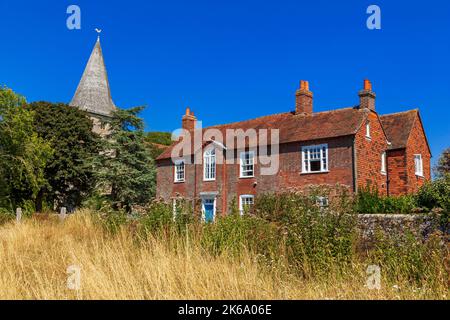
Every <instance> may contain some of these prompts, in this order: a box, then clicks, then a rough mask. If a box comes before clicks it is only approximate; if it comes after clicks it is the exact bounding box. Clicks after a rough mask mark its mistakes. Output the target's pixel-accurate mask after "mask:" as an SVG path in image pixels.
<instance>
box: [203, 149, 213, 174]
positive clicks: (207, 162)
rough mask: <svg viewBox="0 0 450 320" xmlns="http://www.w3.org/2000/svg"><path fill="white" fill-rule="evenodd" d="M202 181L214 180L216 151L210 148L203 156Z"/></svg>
mask: <svg viewBox="0 0 450 320" xmlns="http://www.w3.org/2000/svg"><path fill="white" fill-rule="evenodd" d="M203 180H205V181H212V180H216V150H215V149H214V148H211V149H209V150H207V151H205V153H204V155H203Z"/></svg>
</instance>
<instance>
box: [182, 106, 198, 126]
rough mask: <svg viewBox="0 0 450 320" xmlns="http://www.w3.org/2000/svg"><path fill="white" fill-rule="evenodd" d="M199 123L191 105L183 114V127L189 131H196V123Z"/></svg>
mask: <svg viewBox="0 0 450 320" xmlns="http://www.w3.org/2000/svg"><path fill="white" fill-rule="evenodd" d="M196 124H197V118H196V117H195V116H194V113H193V112H191V109H189V107H187V108H186V114H185V115H184V116H183V120H182V128H183V129H185V130H188V131H194V129H195V125H196Z"/></svg>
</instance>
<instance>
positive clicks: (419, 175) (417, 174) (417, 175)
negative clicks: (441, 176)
mask: <svg viewBox="0 0 450 320" xmlns="http://www.w3.org/2000/svg"><path fill="white" fill-rule="evenodd" d="M416 177H418V178H425V176H424V175H423V174H420V173H416Z"/></svg>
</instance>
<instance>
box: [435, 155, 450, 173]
mask: <svg viewBox="0 0 450 320" xmlns="http://www.w3.org/2000/svg"><path fill="white" fill-rule="evenodd" d="M448 173H450V148H447V149H445V150H444V151H443V152H442V154H441V156H440V157H439V160H438V163H437V165H436V167H435V174H436V177H438V178H439V177H443V176H444V175H446V174H448Z"/></svg>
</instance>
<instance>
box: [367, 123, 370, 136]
mask: <svg viewBox="0 0 450 320" xmlns="http://www.w3.org/2000/svg"><path fill="white" fill-rule="evenodd" d="M366 138H370V122H369V121H367V122H366Z"/></svg>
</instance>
